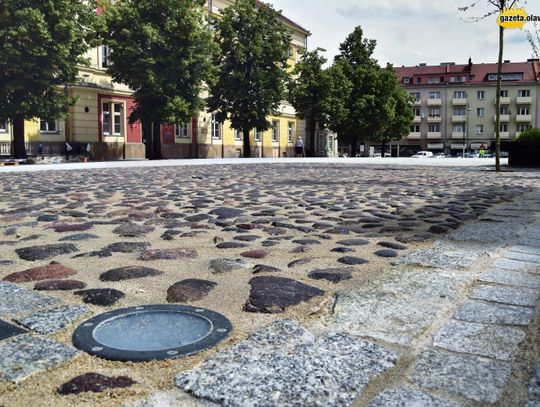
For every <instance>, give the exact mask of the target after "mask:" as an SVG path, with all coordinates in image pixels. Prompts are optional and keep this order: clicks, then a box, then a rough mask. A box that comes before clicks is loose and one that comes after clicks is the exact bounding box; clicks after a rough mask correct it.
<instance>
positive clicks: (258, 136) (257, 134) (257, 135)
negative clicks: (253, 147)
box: [254, 129, 262, 141]
mask: <svg viewBox="0 0 540 407" xmlns="http://www.w3.org/2000/svg"><path fill="white" fill-rule="evenodd" d="M254 133H255V135H254V137H255V141H261V135H262V134H261V132H260V131H259V130H257V129H255V130H254Z"/></svg>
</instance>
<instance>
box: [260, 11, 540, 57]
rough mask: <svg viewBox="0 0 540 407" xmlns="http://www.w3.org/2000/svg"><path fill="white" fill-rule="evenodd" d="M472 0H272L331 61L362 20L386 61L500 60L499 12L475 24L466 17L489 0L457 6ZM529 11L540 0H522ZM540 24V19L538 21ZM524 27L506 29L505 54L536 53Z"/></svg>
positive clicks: (377, 53) (479, 13) (477, 13)
mask: <svg viewBox="0 0 540 407" xmlns="http://www.w3.org/2000/svg"><path fill="white" fill-rule="evenodd" d="M470 2H471V0H375V1H373V2H370V1H366V0H267V3H270V4H272V5H273V6H274V8H275V9H276V10H282V11H283V14H284V15H285V16H287V17H289V18H290V19H292V20H293V21H295V22H296V23H298V24H299V25H301V26H302V27H304V28H306V29H307V30H309V31H310V32H311V33H312V35H311V37H309V39H308V48H309V49H310V50H313V49H315V48H317V47H320V48H324V49H326V50H327V51H326V57H327V58H328V59H329V60H330V61H331V60H332V59H333V57H334V56H335V55H336V54H338V53H339V44H340V43H342V42H343V41H344V40H345V38H347V36H348V35H349V34H350V33H351V32H352V31H353V30H354V28H355V27H356V26H358V25H360V26H361V27H362V29H363V31H364V36H365V37H366V38H369V39H375V40H376V41H377V47H376V48H375V53H374V57H375V59H377V60H378V62H379V64H380V65H381V66H384V65H386V63H388V62H390V63H392V64H393V65H394V66H402V65H405V66H414V65H418V64H419V63H423V62H424V63H427V64H428V65H439V64H440V63H441V62H455V63H457V64H460V63H461V64H465V63H467V61H468V59H469V57H470V58H472V61H473V62H474V63H482V62H484V63H489V62H496V61H497V56H498V38H499V30H498V25H497V23H496V17H495V16H491V17H488V18H487V19H485V20H483V21H480V22H477V23H474V22H469V21H466V18H470V17H476V16H482V15H485V14H486V13H487V12H488V11H489V10H491V9H488V5H487V0H481V1H480V3H479V4H478V6H476V8H475V9H473V11H472V12H467V13H463V12H460V11H458V7H461V6H465V5H467V4H469V3H470ZM519 4H520V6H523V7H524V8H525V11H526V12H527V13H528V14H529V15H536V16H540V0H521V1H520V3H519ZM538 28H539V29H540V24H539V25H538ZM525 29H529V30H531V29H534V26H533V23H532V22H529V23H526V24H525V26H524V30H519V29H508V30H505V51H504V59H505V60H510V61H512V62H519V61H526V60H527V59H528V58H531V57H532V52H531V47H530V45H529V43H528V41H527V35H526V31H525Z"/></svg>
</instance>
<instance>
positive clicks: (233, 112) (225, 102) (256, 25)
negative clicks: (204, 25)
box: [208, 0, 290, 157]
mask: <svg viewBox="0 0 540 407" xmlns="http://www.w3.org/2000/svg"><path fill="white" fill-rule="evenodd" d="M257 4H259V3H257ZM279 17H280V14H279V13H278V12H277V11H275V10H274V9H273V8H272V7H271V6H268V5H263V4H259V5H258V6H257V5H256V2H255V0H237V1H236V3H235V4H234V5H232V6H230V7H228V8H226V9H225V10H224V12H223V16H222V19H220V20H216V21H215V41H216V42H217V44H218V45H219V52H216V54H215V55H214V64H215V66H216V67H218V70H219V74H218V79H217V81H216V82H215V83H213V84H212V85H211V86H210V97H209V98H208V108H209V111H212V112H216V119H217V120H218V121H219V122H220V123H223V122H224V121H225V120H227V119H228V120H229V121H230V123H231V127H232V128H233V129H235V130H238V131H242V133H243V139H244V148H243V150H244V153H243V154H244V157H250V156H251V146H250V142H249V132H250V131H251V129H253V128H257V130H259V131H265V130H268V129H269V128H271V127H272V124H271V123H270V122H269V121H268V119H267V117H268V116H270V115H277V114H279V110H278V108H279V105H280V102H281V101H282V100H283V98H284V94H285V83H286V80H287V79H288V74H287V72H286V69H287V59H288V51H289V44H290V34H289V32H288V30H287V29H286V28H285V26H284V25H283V24H282V22H281V21H280V18H279Z"/></svg>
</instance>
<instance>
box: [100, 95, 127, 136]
mask: <svg viewBox="0 0 540 407" xmlns="http://www.w3.org/2000/svg"><path fill="white" fill-rule="evenodd" d="M123 110H124V104H123V103H116V102H104V103H103V113H102V120H103V123H102V126H103V127H102V130H103V135H104V136H120V135H122V112H123Z"/></svg>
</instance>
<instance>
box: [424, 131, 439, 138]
mask: <svg viewBox="0 0 540 407" xmlns="http://www.w3.org/2000/svg"><path fill="white" fill-rule="evenodd" d="M427 138H428V139H429V140H440V139H442V133H441V132H440V131H428V134H427Z"/></svg>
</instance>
